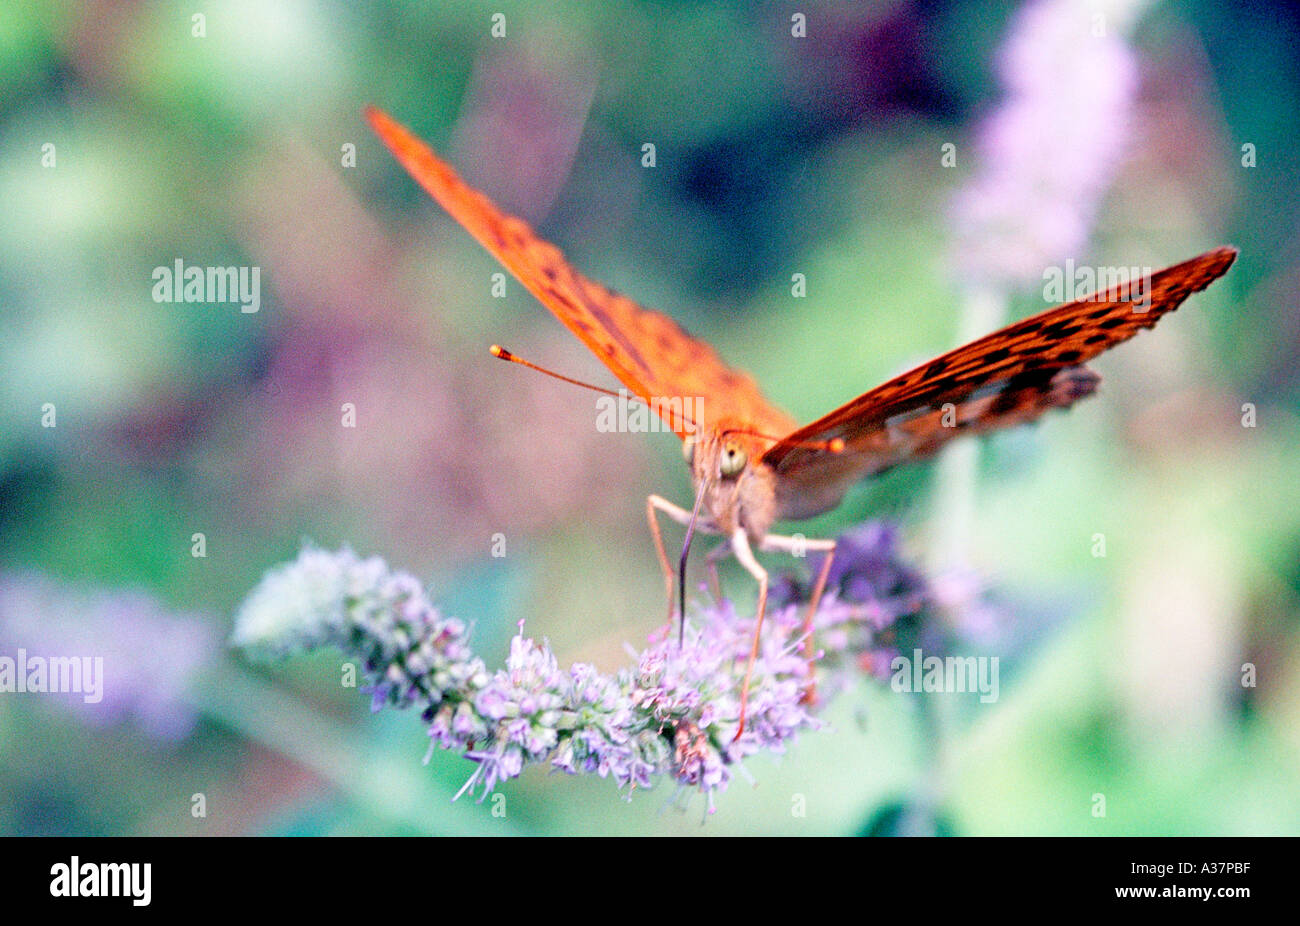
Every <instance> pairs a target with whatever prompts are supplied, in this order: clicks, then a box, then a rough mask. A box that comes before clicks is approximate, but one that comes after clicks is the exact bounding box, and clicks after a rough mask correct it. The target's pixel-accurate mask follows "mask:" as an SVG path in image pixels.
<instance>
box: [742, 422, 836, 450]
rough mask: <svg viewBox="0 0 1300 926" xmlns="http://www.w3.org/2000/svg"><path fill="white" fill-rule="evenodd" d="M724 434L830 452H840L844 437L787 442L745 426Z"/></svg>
mask: <svg viewBox="0 0 1300 926" xmlns="http://www.w3.org/2000/svg"><path fill="white" fill-rule="evenodd" d="M723 433H724V434H748V435H749V436H750V437H758V438H762V439H763V440H770V441H772V443H774V444H781V443H785V444H787V446H790V447H802V448H803V449H805V450H826V451H829V452H830V453H841V452H843V450H844V438H842V437H832V438H831V439H830V440H800V441H794V442H793V443H788V442H787V441H786V440H785V438H782V437H773V436H772V435H771V434H763V433H762V432H760V431H750V430H749V429H747V428H728V429H727V430H726V431H724V432H723Z"/></svg>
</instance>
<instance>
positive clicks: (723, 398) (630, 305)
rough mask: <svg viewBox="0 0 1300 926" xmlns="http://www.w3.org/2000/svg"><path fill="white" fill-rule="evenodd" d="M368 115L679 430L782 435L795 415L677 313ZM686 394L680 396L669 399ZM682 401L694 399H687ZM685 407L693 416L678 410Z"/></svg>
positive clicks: (400, 154) (401, 155) (400, 156)
mask: <svg viewBox="0 0 1300 926" xmlns="http://www.w3.org/2000/svg"><path fill="white" fill-rule="evenodd" d="M366 118H367V119H368V120H369V121H370V125H371V126H372V127H373V128H374V130H375V133H376V134H377V135H378V136H379V137H380V139H381V140H382V141H383V142H384V144H385V145H387V146H388V149H389V150H390V151H391V152H392V153H393V155H394V157H396V158H397V160H398V162H399V163H400V164H401V165H402V166H403V167H404V168H405V169H406V171H407V173H409V174H410V175H411V176H412V177H413V178H414V179H415V180H416V181H417V182H418V183H419V184H420V185H421V186H422V187H424V189H425V190H426V191H428V193H429V195H430V196H432V197H433V198H434V199H436V200H437V201H438V202H439V203H440V204H441V205H442V207H443V208H444V209H446V210H447V212H449V213H450V214H451V216H452V218H454V219H455V220H456V221H457V222H459V223H460V224H461V225H463V226H464V227H465V230H466V231H468V232H469V233H470V234H471V235H473V236H474V238H476V239H477V240H478V242H479V243H480V244H482V245H483V246H484V247H485V248H487V249H488V250H489V251H490V252H492V254H493V255H494V256H495V257H496V258H497V260H499V261H501V263H502V264H504V265H505V267H506V268H507V269H508V270H510V272H511V273H513V274H514V275H515V277H516V278H517V279H518V280H519V282H520V283H522V284H523V285H524V286H525V287H526V288H527V289H528V291H529V292H531V293H532V294H533V295H534V296H536V297H537V299H538V300H540V301H541V303H542V304H543V305H545V306H546V307H547V308H548V309H550V310H551V312H552V313H553V314H554V315H555V317H556V318H558V319H559V320H560V321H561V322H563V323H564V325H565V326H566V327H568V329H569V330H570V331H572V332H573V333H574V334H575V335H576V336H577V337H578V338H579V339H580V340H581V341H582V343H584V344H586V345H587V347H588V348H590V349H591V351H592V352H593V353H594V354H595V355H596V356H597V357H598V358H599V359H600V360H601V362H602V363H604V364H605V366H607V367H609V369H610V372H612V373H613V374H614V375H615V376H616V377H618V379H619V380H620V381H621V382H622V383H623V384H624V385H625V386H627V388H628V389H629V390H630V391H631V392H632V393H633V394H634V395H636V396H638V397H639V398H641V399H642V400H643V401H645V402H646V403H647V404H650V405H651V407H652V408H656V409H667V410H671V412H668V413H661V414H662V417H663V418H664V420H665V422H666V423H667V424H668V425H669V426H670V427H671V428H672V429H673V430H674V431H676V432H677V433H678V435H679V436H683V437H684V436H685V435H686V433H687V432H688V431H689V429H690V426H691V424H692V423H693V424H695V425H698V426H700V427H706V428H707V427H709V426H710V425H711V424H712V423H714V422H717V421H719V420H728V421H742V422H745V423H746V424H747V426H749V427H752V428H755V429H758V430H763V431H766V432H767V433H775V434H784V433H786V432H787V431H789V430H790V429H791V428H793V427H794V421H793V419H791V418H790V417H789V416H788V415H786V414H785V413H784V412H782V411H780V410H779V409H777V408H776V407H775V406H773V405H772V404H771V403H769V402H768V401H767V400H766V399H764V398H763V395H762V393H761V392H760V391H759V389H758V386H757V384H756V383H755V382H754V380H753V379H751V378H750V377H749V376H747V375H746V374H744V373H741V372H739V371H737V370H733V369H731V368H730V367H728V366H727V365H726V364H724V363H723V362H722V360H721V359H720V358H719V357H718V355H717V353H716V352H715V351H714V350H713V348H711V347H710V346H709V345H708V344H706V343H704V342H703V341H700V340H698V339H696V338H693V337H691V336H690V335H688V334H687V333H686V332H685V331H683V330H682V329H681V328H680V327H679V326H678V325H677V323H676V322H674V321H673V320H672V319H670V318H668V317H667V316H666V315H662V314H660V313H658V312H652V311H650V310H648V309H644V308H642V307H641V306H639V305H637V304H636V303H635V302H633V301H632V300H631V299H628V298H627V297H626V296H623V295H620V294H618V293H616V292H614V291H612V290H610V289H609V288H607V287H605V286H603V285H601V284H600V283H597V282H595V281H594V280H589V279H588V278H587V277H585V276H583V275H582V274H580V273H578V271H577V270H575V269H574V268H573V267H572V266H571V265H570V264H569V263H568V261H566V260H565V258H564V254H563V253H562V252H561V251H560V249H559V248H557V247H556V246H555V245H553V244H550V243H549V242H547V241H543V240H542V239H541V238H538V237H537V235H535V234H534V233H533V230H532V229H531V228H530V227H529V226H528V224H527V223H526V222H524V221H523V220H522V219H519V218H516V217H515V216H512V215H507V214H506V213H504V212H502V211H501V210H500V209H498V208H497V207H496V206H495V205H494V204H493V203H492V201H491V200H490V199H488V198H487V197H486V196H484V195H483V194H482V193H480V192H478V191H477V190H475V189H473V188H472V187H470V186H469V185H468V184H466V183H465V182H464V181H463V180H461V179H460V177H459V176H458V175H457V174H456V172H455V171H454V170H452V168H451V167H450V166H449V165H448V164H446V163H445V162H444V161H442V160H441V159H440V158H439V157H438V156H437V155H435V154H434V153H433V151H432V150H431V149H430V148H429V146H428V145H426V144H424V142H422V141H420V139H419V138H417V137H416V136H415V135H413V134H412V133H411V132H410V131H409V130H408V129H406V127H405V126H403V125H401V124H399V123H398V122H395V121H394V120H393V119H392V118H390V117H389V116H388V115H387V114H385V113H384V112H382V111H380V110H378V109H375V108H373V107H369V108H367V109H366ZM677 399H680V400H683V401H682V402H678V403H677V404H676V405H674V404H673V400H677ZM684 400H690V403H689V404H686V402H685V401H684ZM685 409H689V411H688V412H686V414H688V415H689V416H690V417H691V418H692V419H693V421H692V422H686V421H683V420H682V419H681V418H680V417H678V410H685Z"/></svg>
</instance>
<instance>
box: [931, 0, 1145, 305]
mask: <svg viewBox="0 0 1300 926" xmlns="http://www.w3.org/2000/svg"><path fill="white" fill-rule="evenodd" d="M1136 10H1137V5H1135V4H1132V3H1124V2H1115V3H1111V4H1108V5H1106V6H1105V7H1102V6H1098V5H1097V4H1094V3H1090V2H1087V0H1031V2H1029V3H1027V4H1025V5H1024V6H1023V7H1021V8H1020V10H1019V11H1018V12H1017V13H1016V14H1015V16H1014V17H1013V18H1012V20H1011V26H1010V29H1009V31H1008V34H1007V37H1006V39H1005V41H1004V43H1003V45H1002V46H1001V49H1000V50H999V53H998V59H997V73H998V77H999V78H1000V81H1001V84H1002V86H1003V89H1004V91H1005V94H1004V97H1003V99H1002V101H1001V102H1000V103H999V105H998V106H997V108H996V109H994V110H993V111H992V112H990V113H989V114H988V116H987V117H986V118H985V119H984V121H983V123H982V124H981V126H980V127H979V129H978V134H977V137H976V141H975V168H974V173H973V175H972V176H971V178H970V180H969V181H968V184H967V186H966V187H965V188H964V189H963V190H961V191H960V193H959V194H958V195H957V197H956V199H955V201H954V203H953V211H952V218H953V223H954V226H955V231H956V242H955V244H956V248H955V260H956V262H957V266H958V270H959V271H960V272H961V274H962V276H963V278H964V279H965V280H967V281H968V282H969V283H972V284H978V285H981V286H988V287H993V288H995V289H1005V288H1009V287H1010V286H1012V285H1015V284H1023V283H1024V282H1027V281H1032V280H1037V279H1039V278H1040V275H1041V274H1042V272H1043V268H1044V267H1045V266H1047V265H1050V264H1054V263H1059V262H1061V261H1063V260H1064V259H1065V258H1067V257H1070V256H1074V255H1075V254H1076V253H1077V252H1078V251H1079V250H1080V249H1081V248H1082V247H1083V246H1084V245H1085V243H1086V242H1087V239H1088V236H1089V234H1090V230H1091V228H1092V223H1093V219H1094V216H1095V215H1096V212H1097V209H1098V205H1099V203H1100V200H1101V197H1102V195H1103V194H1104V192H1105V190H1106V187H1107V185H1108V184H1109V182H1110V179H1111V177H1112V175H1113V174H1114V172H1115V170H1116V167H1117V165H1118V164H1119V161H1120V159H1121V158H1122V156H1123V154H1124V151H1125V147H1126V145H1127V143H1128V139H1129V135H1130V132H1129V125H1130V120H1131V119H1132V110H1133V102H1134V98H1135V96H1136V93H1137V86H1138V68H1137V63H1136V59H1135V56H1134V53H1133V50H1132V48H1131V47H1130V46H1129V44H1128V42H1127V41H1126V39H1125V37H1124V34H1123V32H1124V30H1125V28H1126V27H1127V25H1128V21H1129V20H1131V19H1132V18H1133V17H1134V15H1135V13H1136Z"/></svg>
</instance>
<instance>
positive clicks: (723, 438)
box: [682, 423, 777, 544]
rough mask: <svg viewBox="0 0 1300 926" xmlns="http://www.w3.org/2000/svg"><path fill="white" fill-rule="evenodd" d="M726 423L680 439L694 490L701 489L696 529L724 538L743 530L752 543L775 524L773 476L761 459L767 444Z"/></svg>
mask: <svg viewBox="0 0 1300 926" xmlns="http://www.w3.org/2000/svg"><path fill="white" fill-rule="evenodd" d="M741 427H742V426H741V425H739V424H734V423H727V424H724V425H719V426H717V427H714V428H710V429H709V430H707V431H702V432H700V433H698V434H696V435H694V436H692V437H688V438H687V439H686V442H685V444H684V445H683V448H682V450H683V453H684V454H685V455H686V459H687V463H688V464H689V465H690V467H691V480H692V482H693V483H694V486H695V491H696V492H699V491H700V487H701V485H703V486H704V496H703V498H702V500H701V503H700V517H701V519H702V526H704V527H706V528H708V529H710V530H715V531H717V532H719V533H722V534H727V535H730V534H732V533H734V532H735V530H736V528H738V527H744V529H745V533H746V534H747V535H748V536H749V539H750V540H751V541H752V542H753V543H755V544H757V543H758V542H759V541H760V540H762V539H763V538H764V537H765V536H767V532H768V530H769V529H770V528H771V526H772V522H773V521H775V520H776V513H777V505H776V474H775V473H773V472H772V470H771V468H770V467H768V466H767V465H766V464H764V463H763V462H762V461H761V458H762V456H763V453H764V451H766V450H767V449H768V448H769V447H771V446H772V443H773V442H772V441H771V440H767V439H764V438H761V437H757V436H755V435H752V434H746V433H743V432H741V431H739V430H737V429H739V428H741Z"/></svg>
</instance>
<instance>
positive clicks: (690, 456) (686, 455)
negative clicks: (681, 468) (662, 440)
mask: <svg viewBox="0 0 1300 926" xmlns="http://www.w3.org/2000/svg"><path fill="white" fill-rule="evenodd" d="M682 458H683V459H685V460H686V465H687V466H693V465H695V438H694V437H691V436H688V437H687V438H686V439H685V440H683V441H682Z"/></svg>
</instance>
